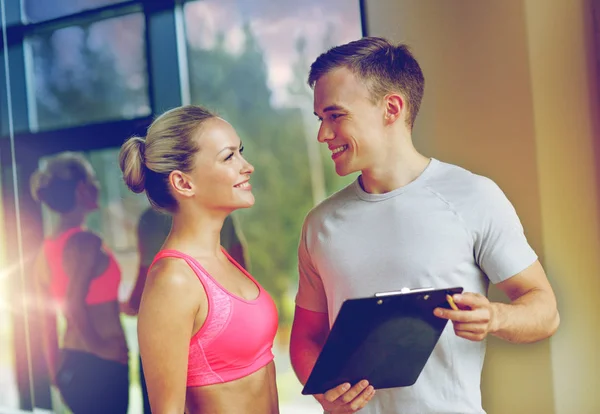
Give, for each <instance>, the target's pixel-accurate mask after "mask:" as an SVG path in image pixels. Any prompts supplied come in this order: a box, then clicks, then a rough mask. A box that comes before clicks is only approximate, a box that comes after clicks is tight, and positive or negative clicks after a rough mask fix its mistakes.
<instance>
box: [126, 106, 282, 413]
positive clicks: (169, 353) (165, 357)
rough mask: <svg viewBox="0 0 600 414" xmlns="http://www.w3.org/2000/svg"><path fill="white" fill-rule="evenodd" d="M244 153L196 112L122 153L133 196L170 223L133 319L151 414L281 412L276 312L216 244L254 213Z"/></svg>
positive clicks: (186, 109) (228, 131)
mask: <svg viewBox="0 0 600 414" xmlns="http://www.w3.org/2000/svg"><path fill="white" fill-rule="evenodd" d="M242 150H243V147H242V145H241V141H240V138H239V137H238V136H237V133H236V132H235V130H234V129H233V127H232V126H231V125H230V124H229V123H227V122H226V121H224V120H223V119H221V118H218V117H217V116H216V115H214V114H213V113H211V112H209V111H207V110H206V109H204V108H202V107H199V106H194V105H188V106H183V107H179V108H175V109H172V110H170V111H168V112H166V113H165V114H163V115H162V116H160V117H159V118H157V119H156V120H155V121H154V122H153V124H152V125H151V126H150V128H149V129H148V134H147V137H146V138H145V139H144V138H139V137H133V138H130V139H129V140H128V141H127V142H126V143H125V144H124V145H123V147H122V149H121V153H120V155H119V165H120V167H121V170H122V171H123V178H124V180H125V182H126V184H127V185H128V186H129V188H130V189H131V190H132V191H134V192H136V193H139V192H142V191H145V192H146V195H147V196H148V200H149V201H150V203H151V204H152V206H153V207H155V208H157V209H160V210H163V211H166V212H168V213H169V214H170V215H171V216H172V217H173V224H172V227H171V232H170V233H169V236H168V237H167V239H166V241H165V242H164V244H163V247H162V250H161V251H160V252H158V254H157V255H156V257H155V259H154V262H153V263H152V265H151V266H150V270H149V272H148V276H147V279H146V283H145V286H144V290H143V295H142V301H141V305H140V310H139V316H138V340H139V346H140V354H141V357H142V363H143V366H144V375H145V378H146V384H147V387H148V396H149V398H150V405H151V408H152V411H154V412H183V411H184V410H185V412H187V413H190V414H195V413H200V412H214V413H229V412H237V411H239V407H244V408H246V407H253V409H254V410H255V411H253V412H256V413H265V414H277V413H278V412H279V409H278V401H277V388H276V384H275V366H274V363H273V352H272V347H273V341H274V338H275V334H276V332H277V309H276V307H275V303H274V302H273V300H272V299H271V297H270V296H269V294H268V293H267V292H266V291H265V290H264V289H263V288H262V287H261V286H260V285H259V284H258V282H257V281H256V280H255V279H254V278H253V277H252V276H251V275H250V274H249V273H248V272H247V271H246V270H245V269H244V268H243V267H242V266H241V265H240V264H238V263H237V262H236V261H235V260H234V259H233V258H232V257H231V256H230V255H229V254H228V253H227V252H226V251H225V249H223V248H222V247H221V240H220V234H221V228H222V227H223V223H224V221H225V219H226V218H227V216H228V215H229V214H230V213H231V212H232V211H234V210H237V209H240V208H248V207H251V206H252V205H253V204H254V195H253V194H252V187H251V185H250V183H249V181H250V176H251V174H252V173H253V172H254V167H253V166H252V165H251V164H250V163H248V162H247V161H246V160H245V159H244V157H243V155H242ZM173 321H176V322H177V323H173ZM240 343H243V344H244V346H243V347H240V346H239V344H240Z"/></svg>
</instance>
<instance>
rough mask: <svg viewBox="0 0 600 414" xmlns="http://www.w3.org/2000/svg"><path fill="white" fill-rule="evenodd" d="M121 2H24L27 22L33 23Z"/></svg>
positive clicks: (30, 0)
mask: <svg viewBox="0 0 600 414" xmlns="http://www.w3.org/2000/svg"><path fill="white" fill-rule="evenodd" d="M121 2H123V0H52V1H48V0H23V3H24V7H25V15H26V18H27V21H28V22H32V23H36V22H40V21H43V20H50V19H55V18H57V17H62V16H66V15H68V14H73V13H78V12H81V11H84V10H89V9H94V8H98V7H102V6H107V5H109V4H116V3H121Z"/></svg>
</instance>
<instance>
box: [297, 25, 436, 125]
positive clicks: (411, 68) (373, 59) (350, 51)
mask: <svg viewBox="0 0 600 414" xmlns="http://www.w3.org/2000/svg"><path fill="white" fill-rule="evenodd" d="M342 67H343V68H346V69H349V70H350V71H351V72H352V73H354V75H355V76H357V77H358V78H359V79H361V80H362V81H364V82H365V85H366V86H367V88H368V89H369V92H370V94H371V99H372V101H373V102H377V101H379V100H380V99H381V98H383V97H384V96H385V95H387V94H389V93H394V92H395V93H400V94H401V95H402V96H403V97H404V99H405V100H406V105H407V111H408V113H407V117H406V122H407V125H408V127H409V128H411V129H412V127H413V124H414V122H415V118H416V117H417V113H418V112H419V107H420V106H421V99H422V98H423V91H424V88H425V78H424V77H423V72H422V71H421V67H420V66H419V63H418V62H417V60H416V59H415V58H414V57H413V55H412V53H411V52H410V50H409V48H408V46H406V45H404V44H398V45H393V44H391V43H390V42H388V41H387V40H386V39H383V38H381V37H363V38H362V39H360V40H355V41H353V42H350V43H346V44H344V45H341V46H336V47H333V48H331V49H329V50H328V51H327V52H325V53H323V54H321V56H319V57H318V58H317V59H316V60H315V61H314V62H313V64H312V65H311V67H310V73H309V75H308V84H309V86H310V87H311V88H314V86H315V83H317V81H318V80H319V79H320V78H321V77H322V76H323V75H325V74H327V73H329V72H331V71H332V70H334V69H338V68H342Z"/></svg>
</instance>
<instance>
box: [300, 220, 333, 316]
mask: <svg viewBox="0 0 600 414" xmlns="http://www.w3.org/2000/svg"><path fill="white" fill-rule="evenodd" d="M296 305H297V306H299V307H301V308H304V309H306V310H310V311H313V312H322V313H327V297H326V295H325V288H324V286H323V281H322V280H321V277H320V276H319V274H318V273H317V271H316V269H315V267H314V266H313V264H312V260H311V257H310V253H309V251H308V248H307V240H306V224H305V226H304V228H303V229H302V234H301V236H300V243H299V246H298V293H297V294H296Z"/></svg>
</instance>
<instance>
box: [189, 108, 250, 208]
mask: <svg viewBox="0 0 600 414" xmlns="http://www.w3.org/2000/svg"><path fill="white" fill-rule="evenodd" d="M197 139H198V144H199V147H200V151H198V153H197V154H196V163H195V168H194V170H193V171H192V173H191V174H190V176H191V178H192V181H193V183H194V184H195V186H194V187H195V193H194V196H195V198H196V199H197V201H198V202H199V203H200V204H202V205H203V206H204V207H207V208H209V209H223V210H230V211H233V210H235V209H238V208H247V207H250V206H252V205H253V204H254V195H253V194H252V186H251V185H250V182H249V180H250V175H251V174H252V172H253V171H254V167H253V166H252V164H250V163H249V162H248V161H246V160H245V159H244V157H243V155H242V151H243V147H242V143H241V140H240V138H239V137H238V135H237V133H236V132H235V130H234V129H233V127H232V126H231V125H230V124H229V123H228V122H226V121H224V120H223V119H221V118H216V117H215V118H212V119H210V120H208V121H206V124H205V125H204V126H203V128H201V129H200V131H198V135H197Z"/></svg>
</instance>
